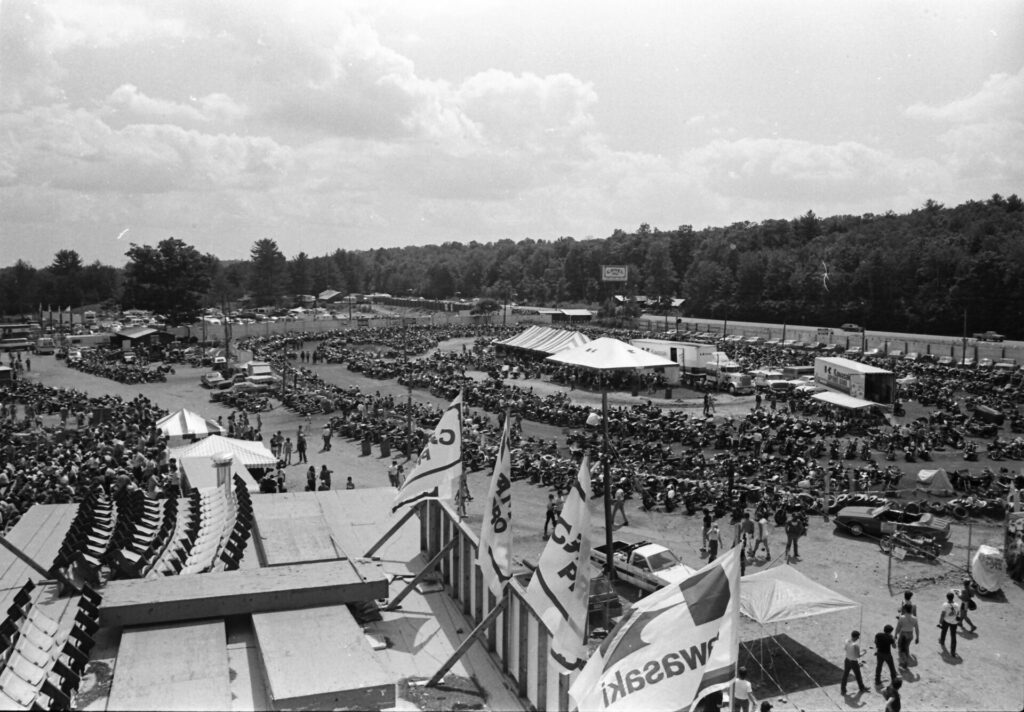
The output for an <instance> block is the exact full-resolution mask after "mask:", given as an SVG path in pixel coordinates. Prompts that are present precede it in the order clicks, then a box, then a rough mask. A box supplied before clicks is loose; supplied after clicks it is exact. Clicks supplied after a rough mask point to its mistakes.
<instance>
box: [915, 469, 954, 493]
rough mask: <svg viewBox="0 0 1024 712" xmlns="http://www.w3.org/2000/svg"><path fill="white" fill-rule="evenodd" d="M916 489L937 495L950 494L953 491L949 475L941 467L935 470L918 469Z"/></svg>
mask: <svg viewBox="0 0 1024 712" xmlns="http://www.w3.org/2000/svg"><path fill="white" fill-rule="evenodd" d="M917 489H919V490H926V491H928V492H931V493H932V494H938V495H945V494H952V493H953V491H954V490H953V484H952V483H951V482H950V481H949V475H947V474H946V471H945V470H943V469H942V468H941V467H940V468H939V469H937V470H918V472H917Z"/></svg>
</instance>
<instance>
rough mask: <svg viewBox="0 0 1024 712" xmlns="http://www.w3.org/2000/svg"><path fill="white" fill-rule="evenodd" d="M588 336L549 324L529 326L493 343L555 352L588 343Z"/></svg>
mask: <svg viewBox="0 0 1024 712" xmlns="http://www.w3.org/2000/svg"><path fill="white" fill-rule="evenodd" d="M589 341H590V337H589V336H587V335H586V334H581V333H580V332H578V331H566V330H565V329H554V328H552V327H550V326H531V327H529V328H528V329H527V330H526V331H524V332H522V333H521V334H517V335H516V336H513V337H511V338H509V339H504V340H503V341H495V342H494V345H495V346H498V347H502V348H506V349H519V350H522V351H531V352H534V353H541V354H547V355H549V356H550V355H551V354H557V353H560V352H562V351H565V350H566V349H571V348H575V347H577V346H580V345H581V344H586V343H589Z"/></svg>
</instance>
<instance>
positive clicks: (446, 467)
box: [391, 393, 462, 512]
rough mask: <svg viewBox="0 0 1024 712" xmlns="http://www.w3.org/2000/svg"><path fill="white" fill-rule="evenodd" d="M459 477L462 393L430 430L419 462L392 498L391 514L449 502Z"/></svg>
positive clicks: (452, 498)
mask: <svg viewBox="0 0 1024 712" xmlns="http://www.w3.org/2000/svg"><path fill="white" fill-rule="evenodd" d="M460 477H462V393H459V395H457V396H456V397H455V400H453V401H452V402H451V405H449V406H448V407H447V408H446V409H445V411H444V413H442V414H441V420H440V422H438V424H437V427H436V428H434V434H433V435H431V436H430V440H428V441H427V444H426V446H424V448H423V450H422V452H420V458H419V462H417V463H416V467H414V468H413V469H412V472H410V473H409V476H408V477H407V478H406V479H405V484H403V485H402V488H401V489H400V490H398V494H397V495H395V503H394V504H393V505H392V506H391V511H392V512H394V511H397V510H398V509H399V508H401V507H404V506H405V505H407V504H416V503H417V502H421V501H423V500H425V499H439V500H442V501H445V502H451V501H453V500H454V499H455V488H456V487H458V483H459V478H460Z"/></svg>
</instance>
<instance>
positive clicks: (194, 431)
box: [156, 408, 224, 440]
mask: <svg viewBox="0 0 1024 712" xmlns="http://www.w3.org/2000/svg"><path fill="white" fill-rule="evenodd" d="M156 427H157V429H158V430H159V431H160V432H162V433H163V434H164V435H166V436H167V437H168V438H178V439H181V440H187V439H195V440H198V439H200V438H205V437H207V436H209V435H223V434H224V428H223V427H222V426H221V425H220V424H219V423H217V421H216V420H211V419H209V418H204V417H203V416H201V415H199V414H198V413H194V412H192V411H191V410H188V409H187V408H182V409H181V410H179V411H178V412H177V413H171V414H170V415H165V416H164V417H163V418H161V419H160V420H158V421H156Z"/></svg>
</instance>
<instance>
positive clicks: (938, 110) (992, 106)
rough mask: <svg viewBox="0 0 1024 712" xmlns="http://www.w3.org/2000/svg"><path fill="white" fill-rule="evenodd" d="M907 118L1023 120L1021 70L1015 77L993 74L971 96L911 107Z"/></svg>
mask: <svg viewBox="0 0 1024 712" xmlns="http://www.w3.org/2000/svg"><path fill="white" fill-rule="evenodd" d="M907 116H909V117H911V118H915V119H929V120H933V121H949V122H956V123H973V122H978V121H989V120H991V119H993V118H994V117H1001V116H1016V117H1018V118H1022V117H1024V67H1022V68H1021V69H1020V71H1019V72H1017V73H1016V74H1004V73H1000V74H993V75H992V76H990V77H989V78H988V79H987V80H986V81H985V83H984V84H983V85H982V87H981V89H979V90H978V91H977V92H975V93H974V94H971V95H969V96H965V97H960V98H958V99H954V100H953V101H951V102H949V103H947V104H943V105H940V106H932V105H928V104H921V103H917V104H912V105H910V106H909V107H907Z"/></svg>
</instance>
